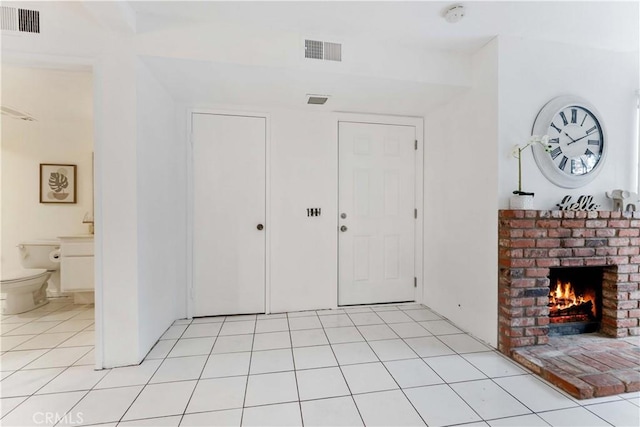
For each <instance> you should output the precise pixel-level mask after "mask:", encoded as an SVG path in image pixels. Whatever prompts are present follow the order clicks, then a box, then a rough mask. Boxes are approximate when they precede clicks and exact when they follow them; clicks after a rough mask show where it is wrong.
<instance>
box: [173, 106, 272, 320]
mask: <svg viewBox="0 0 640 427" xmlns="http://www.w3.org/2000/svg"><path fill="white" fill-rule="evenodd" d="M194 114H211V115H218V116H236V117H258V118H263V119H265V228H264V230H265V277H264V280H265V283H264V287H265V290H264V292H265V299H264V310H265V313H266V314H269V313H271V265H270V264H271V115H270V114H269V113H264V112H259V113H258V112H249V111H241V110H238V111H234V110H218V109H208V108H188V109H187V135H186V137H187V187H188V188H187V288H186V292H187V318H189V319H190V318H192V317H193V313H194V301H193V299H194V296H195V288H194V283H193V227H194V222H193V203H194V194H193V184H194V182H193V115H194Z"/></svg>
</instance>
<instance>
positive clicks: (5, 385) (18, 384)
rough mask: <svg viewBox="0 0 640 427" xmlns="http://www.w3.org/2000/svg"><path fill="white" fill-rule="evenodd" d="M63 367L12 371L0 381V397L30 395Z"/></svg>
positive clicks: (60, 371) (56, 374) (62, 369)
mask: <svg viewBox="0 0 640 427" xmlns="http://www.w3.org/2000/svg"><path fill="white" fill-rule="evenodd" d="M62 371H64V368H49V369H33V370H30V371H18V372H14V373H13V374H12V375H11V376H10V377H8V378H5V379H3V380H2V382H0V389H2V397H3V398H5V397H18V396H30V395H32V394H34V393H35V392H36V391H38V390H39V389H41V388H42V387H44V386H45V385H46V384H47V383H48V382H50V381H51V380H53V379H54V378H55V377H57V376H58V375H60V373H62Z"/></svg>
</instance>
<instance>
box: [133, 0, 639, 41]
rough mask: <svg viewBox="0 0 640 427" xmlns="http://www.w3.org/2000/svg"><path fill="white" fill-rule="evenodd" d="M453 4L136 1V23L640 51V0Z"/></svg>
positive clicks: (142, 27)
mask: <svg viewBox="0 0 640 427" xmlns="http://www.w3.org/2000/svg"><path fill="white" fill-rule="evenodd" d="M452 4H455V2H439V1H437V2H436V1H422V2H337V1H323V2H308V1H297V2H243V1H236V2H213V1H200V2H198V1H195V2H194V1H131V2H130V5H131V6H132V8H133V9H134V10H135V12H136V14H137V19H138V28H139V30H140V31H145V30H149V29H153V28H157V27H158V26H174V25H177V26H183V25H189V24H190V23H198V24H202V23H208V24H211V25H215V24H216V23H225V24H231V23H233V24H235V25H237V26H238V27H245V28H251V29H252V30H256V29H260V28H264V29H265V30H269V31H283V32H297V33H301V34H302V35H307V34H308V35H310V36H313V35H322V36H325V37H328V38H333V39H335V40H337V41H340V39H352V38H357V39H369V40H371V41H372V42H376V41H384V42H386V43H399V44H404V45H416V46H422V47H425V48H432V49H443V50H453V51H458V52H472V51H475V50H477V49H478V48H480V47H481V46H483V45H484V44H485V43H486V42H487V41H489V40H490V39H491V38H492V37H494V36H496V35H504V36H513V37H524V38H531V39H538V40H547V41H559V42H565V43H568V44H578V45H582V46H589V47H595V48H603V49H609V50H615V51H625V52H629V51H638V45H639V30H638V27H639V26H640V24H639V22H640V19H639V8H638V1H637V0H636V1H623V2H613V1H599V2H595V1H568V2H558V1H537V2H524V1H511V2H506V1H499V2H483V1H466V2H463V4H464V5H465V6H466V16H465V18H464V19H463V20H462V21H461V22H460V23H457V24H449V23H447V22H446V21H445V20H444V19H443V18H442V14H443V11H444V10H445V9H446V8H447V6H450V5H452Z"/></svg>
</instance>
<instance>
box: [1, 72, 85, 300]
mask: <svg viewBox="0 0 640 427" xmlns="http://www.w3.org/2000/svg"><path fill="white" fill-rule="evenodd" d="M92 85H93V82H92V75H91V73H89V72H81V71H62V70H51V69H37V68H24V67H11V66H3V67H2V105H3V106H9V107H12V108H15V109H18V110H19V111H23V112H28V113H30V114H31V115H32V116H34V117H35V118H36V121H32V122H29V121H22V120H18V119H13V118H9V117H8V116H5V115H3V116H2V179H3V181H4V183H5V185H4V186H3V187H2V257H1V259H2V270H4V271H7V270H13V269H18V268H20V267H21V266H20V257H19V254H18V250H17V248H16V246H17V245H18V244H19V243H20V242H21V241H24V240H29V239H43V238H56V237H58V236H61V235H75V234H86V233H87V232H88V226H87V225H86V224H82V220H83V218H84V215H85V213H87V212H89V213H91V214H92V213H93V201H92V197H93V188H92V164H91V163H92V160H91V158H92V152H93V108H92V105H93V95H92V93H93V90H92ZM40 163H60V164H75V165H77V195H76V197H77V198H76V200H77V203H75V204H46V203H40V202H39V185H40V184H39V182H40V179H39V176H40V175H39V174H40ZM50 290H52V291H59V289H50Z"/></svg>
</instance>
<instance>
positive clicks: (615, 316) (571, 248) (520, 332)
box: [498, 210, 640, 354]
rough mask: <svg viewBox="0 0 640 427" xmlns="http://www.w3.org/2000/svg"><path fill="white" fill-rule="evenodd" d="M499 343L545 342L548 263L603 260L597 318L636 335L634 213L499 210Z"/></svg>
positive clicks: (506, 347)
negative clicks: (600, 309) (599, 314)
mask: <svg viewBox="0 0 640 427" xmlns="http://www.w3.org/2000/svg"><path fill="white" fill-rule="evenodd" d="M498 233H499V234H498V251H499V253H498V269H499V275H498V322H499V325H498V334H499V336H498V348H499V349H500V351H502V352H503V353H505V354H510V352H511V350H512V349H514V348H518V347H523V346H529V345H536V344H546V343H547V342H548V337H547V335H548V332H549V317H548V314H549V308H548V306H547V305H548V303H549V297H548V295H549V278H548V276H549V268H550V267H579V266H603V267H605V268H604V277H603V284H602V297H603V302H602V304H603V309H602V324H601V329H600V332H602V333H604V334H606V335H609V336H612V337H626V336H629V335H640V323H639V321H640V269H639V267H640V212H610V211H594V212H573V211H534V210H501V211H499V213H498Z"/></svg>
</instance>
